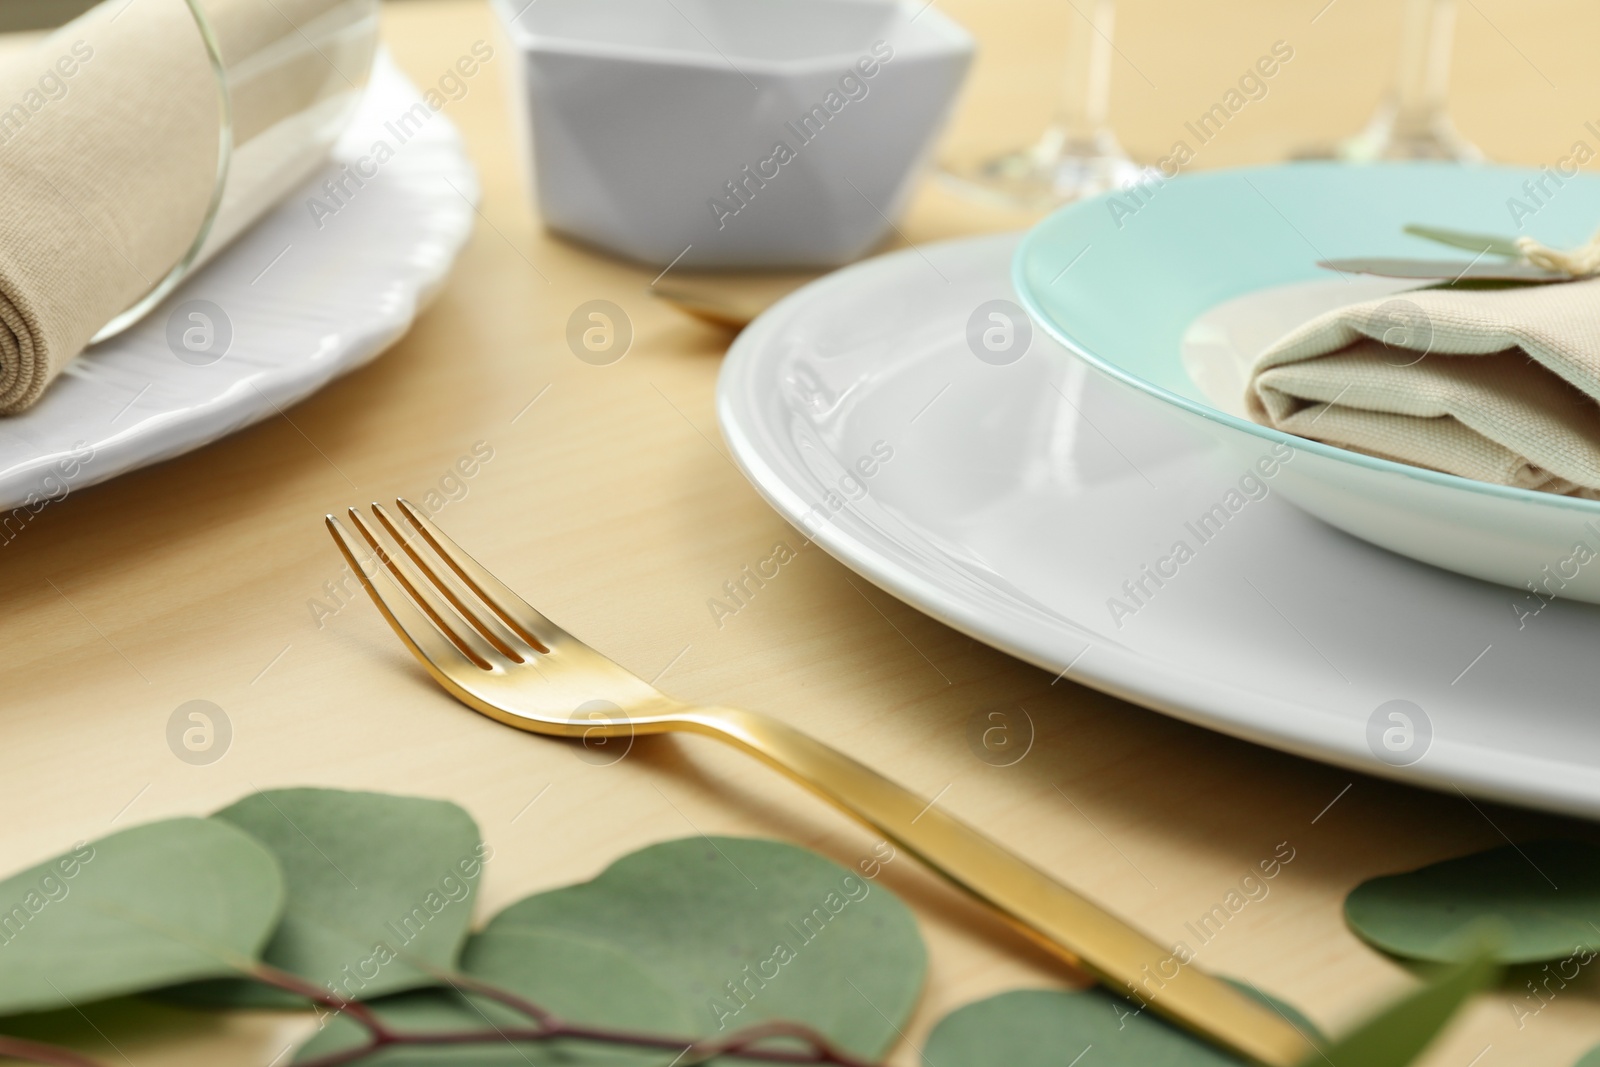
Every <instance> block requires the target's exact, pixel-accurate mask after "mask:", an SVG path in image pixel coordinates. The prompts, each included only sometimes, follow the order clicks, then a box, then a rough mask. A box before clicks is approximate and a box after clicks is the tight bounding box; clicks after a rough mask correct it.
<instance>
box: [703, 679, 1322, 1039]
mask: <svg viewBox="0 0 1600 1067" xmlns="http://www.w3.org/2000/svg"><path fill="white" fill-rule="evenodd" d="M686 718H687V723H686V725H687V726H688V727H689V728H690V729H692V730H693V731H694V732H696V733H702V734H706V735H708V736H712V737H717V738H719V739H721V740H724V741H727V742H730V743H732V744H734V745H736V746H737V747H739V748H742V749H744V750H745V751H747V752H749V753H751V754H752V755H755V756H757V757H759V758H760V759H761V760H763V761H764V762H766V763H768V764H770V765H771V766H773V767H775V768H776V769H778V770H780V771H782V772H783V773H785V774H787V775H788V776H789V777H791V778H793V779H795V780H796V781H797V782H799V783H800V784H801V785H804V786H806V787H807V788H809V789H811V790H813V791H814V792H816V793H818V794H820V795H821V796H823V797H824V798H826V799H827V800H829V801H832V802H833V803H834V804H835V805H837V806H838V807H840V808H842V809H844V810H845V811H847V812H849V813H850V814H851V815H854V816H855V817H856V818H858V819H860V820H861V821H862V822H864V823H866V824H867V825H868V826H871V827H873V828H874V829H876V830H877V831H878V832H879V833H882V834H883V835H884V836H885V837H887V838H888V839H889V840H890V841H891V842H893V843H894V844H895V845H896V846H898V847H900V848H903V849H905V850H906V851H907V852H910V853H911V854H913V855H915V856H916V857H917V858H918V859H920V860H921V861H922V862H924V863H926V864H927V865H928V866H930V867H932V868H933V869H934V870H936V871H938V872H939V873H940V874H942V875H944V876H945V877H946V878H948V879H949V880H950V881H952V882H954V883H955V884H957V885H959V886H961V887H962V888H963V889H965V890H966V891H967V892H969V893H971V894H972V895H973V896H975V897H977V898H978V899H979V900H981V901H983V902H984V903H986V904H988V905H990V906H991V907H993V908H995V909H996V910H997V911H999V912H1000V914H1001V915H1002V916H1003V917H1005V918H1006V919H1008V920H1010V921H1011V922H1013V923H1015V924H1016V925H1017V926H1018V927H1020V928H1021V929H1022V931H1023V932H1024V933H1027V934H1029V935H1030V936H1032V937H1034V938H1035V939H1037V940H1038V941H1040V942H1041V943H1043V944H1044V946H1045V947H1046V948H1048V949H1049V950H1051V951H1052V952H1055V953H1056V954H1058V955H1060V956H1062V957H1063V958H1065V959H1066V960H1068V961H1069V962H1070V963H1072V964H1073V965H1075V966H1077V967H1079V968H1081V969H1083V970H1085V971H1088V972H1089V973H1091V974H1093V975H1094V976H1095V977H1096V978H1098V979H1099V980H1100V981H1102V982H1103V983H1105V985H1107V986H1108V987H1110V988H1111V989H1112V990H1113V991H1115V992H1117V993H1120V994H1122V995H1124V996H1127V997H1130V998H1131V999H1133V1000H1135V1001H1136V1002H1139V1003H1142V1004H1144V1005H1146V1006H1148V1007H1149V1008H1150V1009H1151V1010H1152V1011H1155V1012H1157V1013H1158V1014H1160V1015H1163V1016H1165V1017H1166V1018H1168V1019H1170V1020H1172V1021H1173V1022H1175V1023H1177V1024H1178V1025H1180V1026H1182V1027H1184V1028H1185V1029H1188V1030H1191V1031H1194V1032H1195V1033H1197V1034H1200V1035H1201V1036H1203V1037H1205V1038H1208V1039H1209V1040H1211V1041H1213V1042H1215V1043H1217V1044H1218V1045H1221V1046H1223V1047H1224V1048H1227V1049H1229V1050H1231V1051H1232V1052H1234V1053H1236V1054H1239V1055H1242V1056H1245V1057H1247V1058H1248V1059H1250V1060H1252V1061H1254V1062H1257V1063H1261V1064H1267V1065H1270V1067H1293V1065H1296V1064H1299V1063H1300V1062H1301V1061H1302V1060H1304V1059H1305V1057H1306V1056H1307V1055H1308V1054H1309V1053H1311V1052H1312V1050H1313V1049H1312V1046H1311V1044H1310V1043H1309V1042H1308V1040H1307V1038H1306V1037H1305V1036H1304V1035H1302V1034H1301V1033H1300V1031H1299V1030H1298V1029H1296V1028H1295V1027H1294V1026H1293V1025H1292V1024H1291V1023H1290V1022H1289V1021H1288V1020H1287V1019H1285V1018H1284V1017H1283V1016H1282V1015H1280V1014H1279V1013H1278V1012H1276V1011H1275V1010H1274V1009H1272V1008H1271V1007H1268V1006H1267V1005H1265V1004H1262V1003H1261V1002H1259V1001H1257V1000H1255V999H1253V998H1251V997H1249V996H1247V995H1246V994H1244V993H1242V992H1240V991H1239V990H1238V989H1236V988H1234V987H1233V986H1230V985H1228V984H1227V983H1226V982H1222V981H1219V980H1218V979H1216V978H1213V977H1211V976H1210V975H1208V974H1206V973H1205V972H1203V971H1201V970H1199V969H1198V968H1197V967H1195V966H1194V964H1193V963H1186V962H1183V961H1182V960H1181V959H1180V958H1179V956H1178V955H1177V954H1176V953H1175V952H1174V951H1173V950H1172V949H1169V948H1164V947H1163V946H1161V945H1160V944H1158V943H1157V942H1155V941H1154V940H1152V939H1151V938H1150V937H1148V936H1146V935H1145V934H1143V933H1141V932H1140V931H1139V930H1137V929H1135V928H1134V927H1132V926H1130V925H1129V924H1128V923H1126V922H1124V921H1122V920H1121V919H1118V918H1117V917H1116V916H1115V915H1112V914H1111V913H1110V912H1108V911H1106V910H1105V909H1103V908H1101V907H1099V906H1098V905H1096V904H1094V903H1092V902H1091V901H1089V900H1087V899H1086V898H1084V897H1081V896H1079V895H1078V894H1077V893H1075V892H1073V891H1072V890H1070V889H1068V888H1067V887H1066V886H1064V885H1062V884H1061V883H1060V882H1057V881H1056V880H1055V879H1053V878H1051V877H1050V876H1049V875H1048V874H1046V873H1044V872H1043V871H1041V870H1039V869H1038V868H1037V867H1034V866H1033V865H1031V864H1029V863H1028V862H1027V861H1025V860H1023V859H1022V858H1021V857H1019V856H1017V855H1015V854H1014V853H1012V852H1009V851H1007V850H1006V849H1004V848H1002V847H1001V846H1000V845H999V844H997V843H996V842H995V841H993V840H991V839H990V838H989V837H987V836H985V835H984V834H982V833H980V832H979V831H977V830H976V829H974V828H973V827H971V826H969V825H967V824H966V823H964V822H962V821H961V820H960V819H957V818H955V817H954V816H953V815H949V814H946V813H945V812H944V811H941V810H940V809H939V808H938V807H936V806H935V805H933V804H931V803H930V802H928V801H927V800H925V799H924V798H922V797H920V796H918V795H917V794H916V793H913V792H912V791H911V790H909V789H906V788H904V787H903V786H899V785H896V784H895V783H894V782H891V781H890V780H889V779H887V778H885V777H884V776H883V775H881V774H879V773H878V772H877V771H874V770H872V769H871V768H870V767H868V766H866V765H865V764H862V763H858V762H857V761H855V760H853V759H851V758H850V757H849V756H846V755H844V754H843V753H842V752H839V751H837V750H835V749H832V748H829V747H828V746H827V745H824V744H822V743H821V742H820V741H817V740H815V739H813V738H811V737H808V736H806V735H805V734H803V733H801V732H800V731H798V730H796V729H794V728H792V727H790V726H787V725H785V724H783V723H781V722H779V721H777V720H776V719H771V718H768V717H766V716H763V715H757V714H755V713H753V712H748V711H741V710H739V709H736V708H696V709H693V710H692V711H690V712H689V713H688V715H687V716H686Z"/></svg>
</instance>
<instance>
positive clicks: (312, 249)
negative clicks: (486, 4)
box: [0, 53, 478, 543]
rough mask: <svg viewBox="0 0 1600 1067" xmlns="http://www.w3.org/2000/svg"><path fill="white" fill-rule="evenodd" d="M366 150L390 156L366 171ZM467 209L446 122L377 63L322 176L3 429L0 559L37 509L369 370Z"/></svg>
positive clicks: (439, 277)
mask: <svg viewBox="0 0 1600 1067" xmlns="http://www.w3.org/2000/svg"><path fill="white" fill-rule="evenodd" d="M422 115H426V116H427V117H426V118H422V117H420V116H422ZM402 134H404V135H406V139H405V140H404V142H403V143H402V141H401V135H402ZM380 141H382V142H384V143H386V144H388V145H389V146H390V147H391V148H392V149H393V150H394V152H393V157H392V158H389V159H386V160H385V161H384V162H382V163H381V164H380V163H377V162H376V157H377V156H378V155H382V153H379V152H377V151H376V150H375V148H376V145H377V144H378V142H380ZM363 159H366V160H368V162H366V163H364V164H363V165H362V166H361V168H360V170H361V171H362V172H364V173H368V174H371V175H372V177H371V178H370V179H367V180H365V181H364V182H363V183H362V184H361V185H359V186H358V185H357V184H356V182H355V181H354V180H352V179H345V180H344V193H343V194H342V195H341V196H340V197H339V198H338V199H334V198H333V197H332V196H331V195H330V193H329V192H328V191H327V190H326V189H325V188H324V183H325V182H326V181H328V180H329V179H330V178H332V177H335V176H336V175H338V174H339V172H340V170H341V168H342V167H343V166H344V165H345V164H352V165H353V164H357V163H360V162H361V161H362V160H363ZM313 197H315V198H316V199H317V201H318V202H319V203H320V204H321V205H322V207H320V208H316V209H314V208H313V205H312V198H313ZM477 197H478V183H477V175H476V173H475V172H474V170H473V167H472V164H471V163H470V162H469V161H468V159H467V157H466V153H465V151H464V148H463V146H462V144H461V139H460V136H459V135H458V134H457V132H456V130H455V129H454V127H452V126H451V124H450V120H449V119H448V118H446V117H445V116H444V115H443V114H439V113H434V112H431V111H429V109H428V108H427V106H426V105H425V104H423V103H422V97H421V96H420V94H419V93H418V92H417V89H416V87H415V86H413V85H412V84H411V83H410V82H409V81H407V80H406V78H405V76H404V75H403V74H401V73H400V71H399V69H398V68H397V67H395V65H394V63H393V61H392V60H390V59H389V58H388V56H387V55H385V54H383V53H380V54H379V56H378V59H377V62H376V64H375V65H374V67H373V72H372V80H371V83H370V85H369V87H368V89H367V93H366V96H365V98H364V99H363V101H362V104H361V106H360V109H359V110H358V112H357V114H356V115H355V117H354V119H353V120H352V122H351V125H350V127H349V129H348V130H347V131H346V132H345V134H344V136H343V137H342V138H341V139H340V141H339V143H338V145H337V147H336V148H335V151H334V158H333V160H332V162H331V163H330V164H329V165H328V167H326V168H325V169H324V171H323V172H322V173H320V174H318V175H317V176H316V177H315V178H313V179H311V180H310V181H309V182H307V183H306V185H305V186H304V187H303V188H302V189H301V190H299V191H297V192H296V193H295V194H294V195H292V196H290V197H288V198H287V199H286V200H284V202H283V203H281V204H279V205H278V206H277V207H276V208H274V209H273V210H272V211H271V212H269V213H268V214H267V215H266V216H265V217H263V218H262V219H261V221H259V222H258V223H257V224H256V225H255V226H254V227H253V228H252V229H250V230H249V231H248V232H246V233H245V234H244V235H242V236H241V237H240V238H239V239H238V240H237V241H235V242H234V243H233V244H232V245H231V246H230V247H229V248H228V249H227V250H226V251H224V252H223V253H221V254H220V255H219V256H217V258H216V259H214V260H213V261H212V262H211V263H209V264H208V265H207V266H206V267H205V268H204V269H203V270H201V271H200V272H199V273H197V274H196V275H195V276H194V277H193V278H191V279H189V280H188V281H187V282H186V283H184V285H183V286H182V287H181V288H179V289H178V290H177V292H175V293H174V294H173V295H172V296H171V297H169V298H168V299H167V301H166V302H165V303H164V304H163V305H162V306H160V307H158V308H156V309H155V310H154V311H153V312H151V313H150V315H149V316H148V317H146V318H145V319H144V320H143V321H141V322H140V323H139V324H138V325H136V326H134V327H133V328H132V329H130V330H128V331H127V332H126V333H123V334H121V335H119V336H117V337H114V338H112V339H111V340H109V341H106V342H104V343H103V344H100V345H97V346H95V347H94V348H91V349H90V350H89V351H87V352H85V353H84V354H83V355H81V356H79V357H78V358H77V359H76V360H74V361H73V362H72V363H70V364H68V365H67V367H66V369H65V371H64V372H63V374H62V376H61V377H60V378H59V379H57V380H56V381H55V382H54V383H53V384H52V385H51V386H50V388H49V389H48V390H47V391H46V392H45V395H44V398H43V399H42V400H41V401H40V402H39V403H38V404H37V405H36V406H34V407H33V408H30V409H29V410H28V411H26V412H24V413H22V414H20V415H14V416H11V417H7V418H0V530H4V531H5V532H4V533H0V543H3V542H4V541H7V540H10V539H11V538H12V537H15V536H17V535H18V533H20V530H21V529H22V528H24V527H25V525H26V522H27V521H29V520H28V516H31V515H32V514H34V513H37V511H39V510H42V509H43V507H44V506H45V502H46V501H47V500H50V499H60V498H61V497H62V496H63V495H65V494H67V493H70V492H72V491H73V490H75V489H79V488H82V487H83V486H86V485H91V484H93V483H95V482H101V481H104V480H106V479H107V478H111V477H114V476H116V475H118V474H122V473H123V472H125V471H129V470H133V469H134V468H137V467H143V466H146V465H148V464H151V463H156V462H159V461H160V460H164V459H168V458H170V457H172V456H175V455H177V454H179V453H182V452H187V451H189V450H190V449H192V448H198V447H200V446H201V445H204V444H206V443H208V442H210V441H214V440H216V439H217V438H219V437H222V436H224V435H225V434H229V433H232V432H234V431H235V430H238V429H240V428H242V427H244V426H247V425H249V424H251V423H253V422H256V421H257V420H259V419H263V418H266V417H268V416H273V415H276V414H278V412H280V411H281V410H282V409H284V408H287V407H288V406H289V405H291V404H293V403H295V402H297V401H299V400H301V399H303V398H305V397H306V396H308V395H310V394H311V393H313V392H315V391H316V390H318V389H320V388H321V387H322V386H324V385H326V384H327V383H328V382H329V381H331V380H332V379H334V378H336V377H338V376H339V375H341V374H344V373H346V372H348V371H350V370H353V369H354V368H356V367H358V366H360V365H361V364H363V363H365V362H367V361H368V360H370V359H372V358H373V357H374V356H376V355H378V353H380V352H382V351H383V350H384V349H385V348H387V347H389V345H391V344H393V343H394V342H395V341H397V340H398V339H399V338H400V337H401V336H402V335H403V334H404V333H405V332H406V330H407V329H409V328H410V326H411V323H412V321H413V320H414V319H415V318H416V316H417V313H418V312H419V311H420V310H421V308H422V307H423V306H424V305H425V304H426V303H427V301H428V300H429V299H430V298H431V297H432V296H433V294H434V293H435V292H436V291H437V290H438V288H439V286H440V285H441V283H442V282H443V281H444V278H445V275H446V274H447V273H448V272H449V270H450V266H451V264H452V263H453V262H454V261H455V257H456V254H457V252H459V251H460V249H461V246H462V245H463V244H464V243H465V242H466V239H467V237H468V235H469V234H470V233H471V232H472V224H473V214H474V210H475V205H476V201H477ZM198 302H204V303H198ZM196 313H198V314H199V315H200V316H201V317H200V318H194V317H193V315H194V314H196ZM169 329H171V330H172V331H174V332H175V335H176V341H173V340H171V339H169ZM188 330H194V331H199V332H195V333H191V334H190V335H189V337H188V340H187V342H186V341H185V339H184V333H185V331H188ZM180 352H182V353H183V357H184V358H180V355H179V353H180ZM214 357H215V358H214ZM19 508H20V509H21V510H20V511H18V510H17V509H19ZM8 520H9V521H8Z"/></svg>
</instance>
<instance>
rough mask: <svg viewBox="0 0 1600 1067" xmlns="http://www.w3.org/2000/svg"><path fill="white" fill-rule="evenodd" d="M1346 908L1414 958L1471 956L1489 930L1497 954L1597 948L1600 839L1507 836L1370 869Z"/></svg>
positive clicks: (1356, 923) (1387, 947) (1517, 958)
mask: <svg viewBox="0 0 1600 1067" xmlns="http://www.w3.org/2000/svg"><path fill="white" fill-rule="evenodd" d="M1558 887H1559V888H1558ZM1344 914H1345V920H1346V921H1347V922H1348V923H1349V924H1350V928H1351V929H1352V930H1354V931H1355V932H1356V933H1357V934H1358V935H1359V936H1360V937H1362V938H1363V939H1365V940H1366V941H1368V942H1370V943H1371V944H1373V945H1375V946H1376V947H1378V948H1380V949H1383V950H1384V951H1385V952H1390V953H1393V954H1394V955H1396V956H1404V957H1407V958H1409V959H1417V960H1432V961H1435V962H1459V961H1462V960H1465V959H1467V958H1469V957H1470V956H1471V955H1472V954H1473V951H1474V948H1475V946H1476V945H1477V944H1478V942H1477V940H1475V937H1477V936H1478V935H1479V934H1481V932H1482V931H1483V930H1484V929H1490V930H1492V931H1493V933H1494V941H1495V944H1496V946H1497V947H1496V948H1495V951H1494V954H1493V955H1494V959H1495V960H1496V961H1497V962H1500V963H1532V962H1537V961H1540V960H1553V959H1561V958H1564V957H1566V956H1570V955H1572V954H1573V953H1574V952H1580V951H1594V950H1596V949H1600V847H1596V846H1594V845H1590V844H1586V843H1584V842H1581V841H1536V842H1533V843H1530V844H1526V845H1506V846H1504V847H1502V848H1496V849H1490V850H1489V851H1487V852H1479V853H1476V854H1474V855H1471V856H1463V857H1461V858H1460V859H1453V860H1445V861H1444V862H1442V863H1435V864H1432V865H1430V866H1427V867H1423V868H1422V869H1420V870H1416V871H1412V872H1410V873H1408V874H1392V875H1387V876H1385V877H1382V878H1374V879H1371V880H1370V881H1367V882H1363V883H1362V884H1361V885H1359V886H1357V887H1356V888H1355V890H1354V891H1352V892H1351V894H1350V895H1349V896H1348V897H1346V898H1345V902H1344Z"/></svg>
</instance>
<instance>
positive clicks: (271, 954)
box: [173, 789, 487, 1007]
mask: <svg viewBox="0 0 1600 1067" xmlns="http://www.w3.org/2000/svg"><path fill="white" fill-rule="evenodd" d="M212 819H214V820H217V821H219V822H222V823H226V824H228V825H231V826H235V827H238V828H239V829H240V830H243V831H244V832H246V833H248V834H250V835H251V836H252V837H254V838H256V839H257V840H259V841H260V842H261V843H262V844H263V845H265V846H266V847H267V848H268V849H270V850H271V852H272V853H273V855H275V856H277V858H278V862H279V864H280V865H281V866H282V867H283V872H284V878H285V881H286V882H287V885H288V892H289V896H288V906H287V908H286V910H285V914H284V917H283V924H282V925H281V926H280V927H279V928H278V931H277V933H276V934H275V935H274V936H273V938H272V940H271V941H270V942H269V943H268V944H267V948H266V953H265V956H264V958H265V960H266V962H267V963H270V964H272V965H273V966H274V967H278V968H280V969H282V970H285V971H289V972H291V973H293V974H297V975H299V976H301V977H302V978H308V979H310V980H311V981H313V982H315V983H317V984H318V985H320V986H325V987H327V986H331V987H332V988H333V989H334V990H335V991H337V992H338V993H339V994H340V995H342V996H346V997H351V998H359V999H363V1000H365V999H369V998H372V997H379V996H384V995H386V994H390V993H397V992H401V991H404V990H408V989H416V988H419V987H423V986H428V985H433V984H435V982H436V981H437V980H436V979H435V978H433V977H432V976H431V975H430V974H429V969H432V970H434V971H451V970H454V969H455V964H456V957H457V956H458V955H459V953H460V951H461V947H462V945H463V944H464V943H465V941H466V937H467V932H468V930H469V928H470V927H471V924H472V909H473V903H474V901H475V899H476V891H477V884H478V878H479V875H480V874H481V872H482V870H483V860H484V858H485V857H486V855H487V850H486V849H485V848H484V847H483V846H482V844H481V839H480V836H479V834H478V827H477V824H476V823H474V822H473V821H472V817H471V816H470V815H468V814H467V813H466V812H465V811H463V810H462V809H461V808H460V807H458V806H456V805H455V804H451V803H449V802H447V801H442V800H428V799H424V798H421V797H402V796H391V795H387V794H383V793H359V792H347V791H344V790H339V789H274V790H268V791H266V792H259V793H255V794H253V795H251V796H248V797H245V798H244V799H243V800H240V801H239V802H238V803H235V804H232V805H230V806H229V807H226V808H223V809H222V810H221V811H219V812H217V813H216V814H214V815H212ZM173 996H174V997H175V999H178V1000H180V1001H182V1002H185V1003H190V1004H203V1005H210V1006H216V1007H245V1006H250V1007H304V1006H305V1001H304V1000H303V999H300V998H297V997H291V996H289V995H287V994H284V993H282V992H281V991H279V990H277V989H274V988H272V987H270V986H263V985H260V984H258V983H255V982H248V981H225V982H208V983H204V984H202V985H199V986H191V987H188V988H186V989H182V990H176V991H173Z"/></svg>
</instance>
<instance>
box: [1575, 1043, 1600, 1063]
mask: <svg viewBox="0 0 1600 1067" xmlns="http://www.w3.org/2000/svg"><path fill="white" fill-rule="evenodd" d="M1572 1067H1600V1045H1596V1046H1595V1047H1594V1048H1592V1049H1590V1050H1589V1051H1588V1052H1585V1053H1584V1054H1583V1056H1582V1057H1581V1058H1579V1060H1578V1062H1577V1063H1574V1064H1573V1065H1572Z"/></svg>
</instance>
